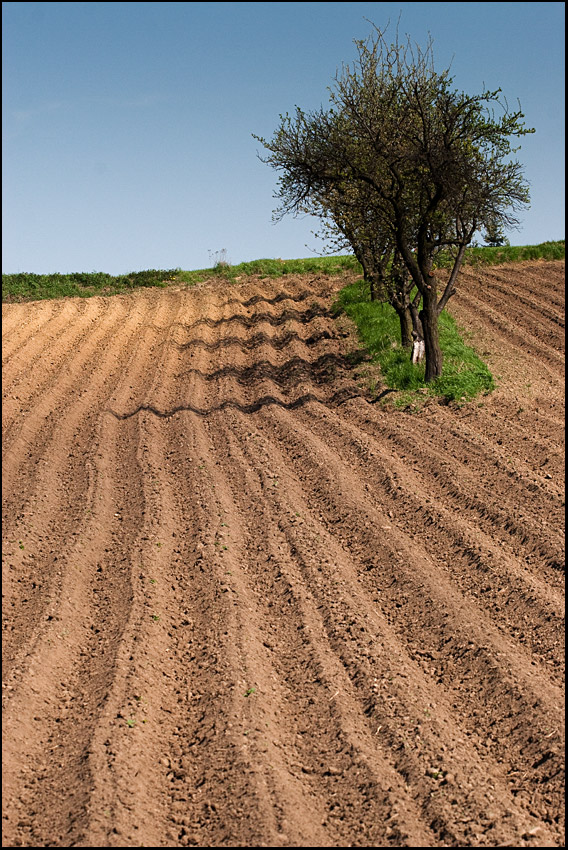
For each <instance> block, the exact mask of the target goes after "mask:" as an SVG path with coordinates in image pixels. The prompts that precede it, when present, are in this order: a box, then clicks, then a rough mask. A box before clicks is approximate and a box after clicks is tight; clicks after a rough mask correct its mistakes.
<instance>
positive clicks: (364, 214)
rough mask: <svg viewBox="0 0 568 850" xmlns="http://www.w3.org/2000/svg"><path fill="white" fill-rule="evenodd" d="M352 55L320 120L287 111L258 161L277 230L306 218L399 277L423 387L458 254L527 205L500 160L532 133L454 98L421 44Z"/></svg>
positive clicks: (479, 103) (508, 115)
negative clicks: (270, 171)
mask: <svg viewBox="0 0 568 850" xmlns="http://www.w3.org/2000/svg"><path fill="white" fill-rule="evenodd" d="M355 44H356V47H357V51H358V59H357V60H356V62H355V63H354V65H353V66H352V67H350V66H348V65H347V66H343V68H342V71H341V73H340V74H337V75H336V77H335V81H334V83H335V85H334V87H333V88H331V89H330V90H329V91H330V107H329V108H328V109H324V108H323V107H321V108H320V109H319V110H316V111H314V112H311V113H305V112H303V111H302V110H301V109H300V108H299V107H296V114H295V116H294V118H291V117H290V116H288V115H285V116H281V117H280V125H279V126H278V128H277V129H276V131H275V133H274V136H273V138H272V139H271V140H270V141H267V140H265V139H263V138H261V137H259V136H255V138H256V139H258V141H260V142H261V143H262V144H263V145H264V147H265V148H266V150H267V151H268V152H269V155H268V156H267V157H266V158H264V159H262V157H261V159H262V161H263V162H266V163H268V164H269V165H271V166H272V167H274V168H275V169H277V170H278V171H279V172H280V176H279V180H278V183H279V189H278V192H277V194H276V197H277V198H278V199H279V200H280V202H281V203H280V206H279V207H278V208H277V210H275V216H276V217H277V219H278V218H280V217H282V216H283V215H285V214H287V213H293V214H298V213H300V212H306V211H308V212H312V213H313V212H315V213H316V214H320V215H322V217H324V218H327V219H328V220H330V221H331V222H333V225H334V226H335V227H336V228H337V230H338V231H339V232H340V233H342V234H343V235H344V236H345V238H346V239H347V240H348V242H349V243H350V244H351V246H352V248H353V252H354V253H355V254H356V256H358V252H359V253H361V251H362V246H366V249H367V252H368V253H369V252H370V248H371V244H372V242H373V239H376V240H377V241H376V243H375V244H374V247H373V249H372V250H373V251H374V254H375V256H376V257H379V258H382V262H383V264H384V263H385V257H389V258H390V259H389V260H386V265H384V270H387V269H390V270H392V268H393V265H392V260H395V263H394V269H395V270H396V269H397V268H398V269H402V268H404V270H405V273H406V274H407V275H408V277H409V280H410V281H411V283H412V286H416V289H417V293H418V295H419V297H420V299H421V310H420V313H419V318H420V322H421V332H422V334H423V337H424V342H425V351H426V375H425V379H426V381H431V380H432V379H434V378H436V377H438V376H439V375H441V373H442V352H441V349H440V344H439V333H438V318H439V315H440V313H441V312H442V310H443V309H444V307H445V306H446V304H447V302H448V300H449V298H451V296H452V295H453V294H454V293H455V291H456V289H455V287H456V281H457V276H458V272H459V269H460V267H461V264H462V262H463V257H464V254H465V250H466V248H467V246H468V245H469V244H470V243H471V241H472V239H473V236H474V234H475V233H476V232H477V231H479V230H480V229H481V228H484V227H485V228H487V227H489V226H496V227H501V228H510V227H514V226H515V225H517V224H518V220H517V219H516V217H515V212H516V211H517V210H518V209H520V208H522V207H523V206H526V205H527V204H528V202H529V195H528V187H527V184H526V182H525V181H524V179H523V176H522V168H521V165H520V164H519V163H518V162H517V161H515V160H510V159H509V157H510V156H511V155H512V154H513V153H515V152H516V150H518V148H517V149H515V148H513V147H512V145H511V139H512V138H514V137H520V136H523V135H525V134H527V133H531V132H534V131H533V130H531V129H526V128H525V125H524V123H523V121H522V119H523V118H524V115H523V114H522V112H521V111H520V109H519V110H517V111H510V110H509V107H508V104H507V102H506V101H505V100H502V99H500V94H501V90H500V89H497V90H496V91H487V90H485V91H483V92H482V93H481V94H479V95H468V94H466V93H464V92H460V91H458V90H457V89H453V88H452V83H453V79H452V77H450V73H449V68H448V69H446V70H444V71H442V72H441V73H439V72H436V70H435V68H434V60H433V51H432V43H431V42H429V43H428V44H427V46H426V48H425V49H424V50H422V49H421V48H420V47H419V46H414V47H413V46H412V44H411V42H410V40H408V41H407V43H406V44H401V43H400V42H399V40H398V36H397V38H396V41H395V43H394V44H391V45H389V44H388V43H387V41H386V39H385V33H384V31H381V30H379V29H378V28H377V27H374V33H373V34H372V35H371V36H370V37H369V39H367V40H366V41H355ZM496 109H498V110H500V113H501V114H500V116H499V117H496V115H495V110H496ZM371 221H372V225H369V222H371ZM363 222H367V224H366V225H365V227H363ZM362 234H364V235H366V236H368V237H369V238H368V239H365V238H359V237H361V235H362ZM442 250H445V251H448V252H450V254H451V256H452V258H453V265H452V268H451V270H450V274H449V277H448V280H447V281H446V284H445V286H444V287H443V289H442V291H441V292H440V293H439V292H438V281H437V278H436V276H435V275H434V272H433V264H434V259H435V256H436V254H437V253H438V252H439V251H442ZM369 255H370V253H369ZM389 262H390V266H389ZM373 269H374V272H377V269H379V265H377V264H376V263H375V265H374V266H373ZM377 274H378V278H379V279H380V269H379V271H378V272H377ZM394 289H396V286H395V287H394ZM409 291H410V290H409ZM391 303H392V301H391ZM393 306H394V305H393Z"/></svg>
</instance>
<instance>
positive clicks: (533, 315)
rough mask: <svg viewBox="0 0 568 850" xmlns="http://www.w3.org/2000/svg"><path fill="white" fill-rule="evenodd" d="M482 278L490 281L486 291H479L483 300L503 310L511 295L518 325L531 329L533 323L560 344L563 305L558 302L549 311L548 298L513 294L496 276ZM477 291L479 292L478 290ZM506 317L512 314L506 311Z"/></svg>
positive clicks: (511, 289)
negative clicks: (518, 320) (518, 319)
mask: <svg viewBox="0 0 568 850" xmlns="http://www.w3.org/2000/svg"><path fill="white" fill-rule="evenodd" d="M484 278H485V279H488V280H489V281H490V283H489V285H488V287H487V289H486V290H484V289H482V290H481V293H482V294H483V299H484V300H485V299H486V298H487V299H488V300H489V301H490V302H491V303H492V304H500V305H501V309H503V304H504V302H506V303H507V304H508V305H509V304H510V301H511V296H512V295H513V296H514V308H515V312H514V315H515V316H518V317H519V318H520V319H521V322H520V324H526V325H528V326H530V327H532V323H533V322H535V324H536V327H538V328H540V329H542V331H544V332H546V331H547V330H548V332H549V333H550V334H551V335H552V336H553V337H554V338H555V339H557V340H558V341H559V342H560V343H562V341H563V330H564V325H565V322H564V310H563V306H564V305H561V304H560V302H559V303H558V304H556V305H553V306H552V309H549V308H550V307H551V305H550V302H549V301H548V298H547V299H546V301H544V299H542V296H541V300H539V299H538V297H536V296H535V298H531V297H528V296H527V295H526V294H524V293H523V292H520V293H519V292H514V291H513V288H512V287H511V286H510V284H509V283H508V282H503V281H502V279H501V278H500V277H498V275H496V274H492V275H485V276H484ZM478 291H480V290H479V288H478ZM543 301H544V303H543ZM507 315H509V316H510V315H513V314H512V313H510V312H509V310H507Z"/></svg>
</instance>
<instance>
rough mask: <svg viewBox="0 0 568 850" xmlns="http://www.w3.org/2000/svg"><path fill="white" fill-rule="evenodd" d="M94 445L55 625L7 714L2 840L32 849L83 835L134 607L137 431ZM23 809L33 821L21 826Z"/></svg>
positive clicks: (110, 431) (106, 430)
mask: <svg viewBox="0 0 568 850" xmlns="http://www.w3.org/2000/svg"><path fill="white" fill-rule="evenodd" d="M94 443H95V445H94V448H93V454H92V462H93V468H94V472H93V480H92V482H91V486H90V488H89V500H88V504H89V511H90V513H89V519H88V520H87V521H85V522H84V523H83V524H82V526H81V536H80V538H79V539H77V540H75V539H74V540H72V541H70V542H69V543H68V545H67V546H66V547H65V549H64V550H63V552H62V553H61V561H62V567H61V569H62V575H61V587H60V590H59V594H58V598H57V600H53V601H52V603H51V606H50V609H49V611H50V612H49V615H48V619H49V624H50V628H49V629H48V630H47V632H46V634H45V635H44V636H42V639H41V640H40V641H38V642H37V643H36V645H35V646H34V649H33V652H32V653H31V657H30V658H29V659H26V663H27V669H26V673H25V677H24V678H23V679H21V680H20V681H19V682H18V683H17V687H16V688H15V689H14V691H13V692H12V693H11V695H10V700H9V703H8V705H7V706H6V707H5V708H4V724H5V744H4V749H3V757H4V759H5V764H6V765H7V766H8V769H7V770H5V773H4V781H3V793H4V794H5V795H6V799H7V800H8V803H7V804H6V809H5V812H6V818H7V823H8V827H6V826H5V835H6V837H7V838H8V840H9V837H10V834H15V835H18V837H19V842H21V843H23V844H26V845H28V846H35V847H41V846H46V845H50V846H73V845H76V844H80V843H82V842H83V841H84V840H85V838H86V831H87V828H88V819H87V814H86V813H87V806H88V801H89V795H90V793H91V790H92V787H93V775H92V771H91V768H90V763H89V754H90V745H91V739H92V737H93V734H94V731H95V728H96V726H97V724H98V720H99V716H100V713H101V710H102V708H103V706H104V703H105V700H106V695H107V693H108V690H109V688H110V685H111V683H112V680H113V677H114V675H115V666H114V661H115V657H116V652H117V648H118V646H119V644H120V640H121V635H122V631H123V629H124V627H125V624H126V622H127V621H128V617H129V611H130V605H131V598H132V587H131V566H130V550H131V546H132V543H133V538H134V537H135V534H136V530H137V528H138V527H139V525H140V523H141V515H142V510H143V506H142V503H141V499H140V492H141V488H140V481H139V472H138V470H137V465H136V458H135V444H136V433H135V425H134V423H129V424H128V425H127V426H126V427H124V426H123V427H122V428H121V429H120V431H119V426H118V424H117V423H115V422H114V420H110V417H109V418H108V419H107V420H106V421H104V422H101V424H100V429H99V433H98V434H97V436H96V438H95V441H94ZM124 514H128V516H129V519H130V522H129V525H128V527H127V528H128V530H127V531H126V530H125V529H124V527H123V525H122V522H121V517H122V516H123V515H124ZM20 810H23V811H25V812H33V813H34V815H33V818H30V819H29V820H27V819H23V820H22V819H21V818H20V815H19V811H20Z"/></svg>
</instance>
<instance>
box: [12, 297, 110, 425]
mask: <svg viewBox="0 0 568 850" xmlns="http://www.w3.org/2000/svg"><path fill="white" fill-rule="evenodd" d="M73 306H75V311H74V312H73V313H72V314H70V315H68V314H67V313H66V311H65V310H64V309H62V310H60V314H63V317H64V319H65V321H64V322H63V321H62V322H61V327H58V328H57V329H55V330H54V332H52V333H46V331H45V329H43V328H42V329H41V333H39V334H37V335H36V338H38V339H37V342H36V343H35V345H34V348H33V353H32V352H29V351H27V350H25V351H20V352H18V353H17V354H16V355H13V356H11V357H10V359H9V369H10V377H9V380H8V382H7V383H6V384H5V385H4V386H3V388H2V389H3V393H4V394H5V395H6V396H7V397H8V398H9V399H12V398H14V399H15V400H17V401H18V402H19V405H18V407H19V408H20V410H21V412H23V411H24V410H27V407H26V403H28V406H29V399H30V395H31V394H32V393H33V392H34V391H35V394H37V395H39V394H40V393H41V390H42V388H43V384H42V383H41V381H44V382H45V386H46V389H47V388H48V387H49V383H48V381H49V379H52V378H53V375H54V374H57V372H58V371H59V370H60V369H61V368H62V367H63V365H64V363H65V359H66V357H68V356H69V351H76V350H78V349H79V348H80V347H81V344H82V343H83V342H84V340H85V338H86V337H87V335H88V334H89V333H90V332H91V331H92V326H93V325H95V324H96V323H97V322H100V323H101V324H102V323H103V322H104V317H105V315H106V314H107V312H108V310H109V302H108V299H107V300H105V299H101V298H93V299H89V302H87V301H86V300H85V299H81V300H80V301H79V303H78V304H76V305H73ZM30 354H31V356H30Z"/></svg>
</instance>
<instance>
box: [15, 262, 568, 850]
mask: <svg viewBox="0 0 568 850" xmlns="http://www.w3.org/2000/svg"><path fill="white" fill-rule="evenodd" d="M563 268H564V264H563V263H562V264H560V263H558V264H554V263H527V264H522V265H521V266H520V267H506V268H502V267H499V268H495V269H489V270H488V269H484V270H481V271H477V270H471V269H467V270H464V274H463V276H464V281H462V286H461V287H460V289H459V292H458V295H456V297H455V299H452V304H451V310H452V312H453V313H454V315H456V317H457V319H458V322H459V323H460V324H463V325H464V326H465V327H467V328H468V330H469V331H470V332H471V334H472V337H471V338H472V341H473V342H474V344H477V345H478V346H479V348H480V350H482V351H484V352H486V354H485V356H486V357H487V358H488V361H489V362H490V365H491V368H492V369H493V370H494V372H495V374H497V375H500V376H501V377H500V378H499V383H498V389H497V390H496V391H495V392H494V393H493V394H491V395H489V396H487V397H486V398H484V399H480V400H478V401H477V402H473V403H471V404H467V405H464V406H463V407H462V408H460V409H453V408H452V407H451V406H449V407H441V406H439V405H437V404H436V403H434V402H432V401H431V402H429V403H427V404H426V405H425V406H424V407H423V408H421V409H417V410H415V411H414V412H408V411H400V410H395V409H392V408H390V409H384V408H382V407H381V406H380V404H370V403H369V402H368V401H367V400H366V399H365V398H364V397H363V396H362V395H361V391H360V389H359V387H358V385H357V380H359V378H360V376H359V375H358V374H357V372H359V371H361V364H362V363H363V362H364V360H365V357H366V355H365V352H362V351H358V350H357V348H356V342H355V339H354V337H353V336H350V335H349V334H348V332H347V325H346V324H345V323H343V322H342V323H341V324H340V325H339V326H338V325H336V324H335V322H334V320H333V319H332V318H331V313H330V307H331V304H332V302H333V299H334V292H335V291H336V290H337V289H338V288H339V287H340V286H341V285H343V283H344V282H345V281H344V280H339V279H337V280H333V281H332V280H330V279H326V278H323V277H322V278H310V277H304V278H302V277H298V278H296V277H290V276H287V277H284V278H282V279H281V280H269V279H254V280H252V279H248V280H245V281H242V282H237V283H236V284H223V287H222V288H221V287H218V286H217V285H216V284H215V283H214V282H210V283H206V284H202V285H199V286H197V287H194V288H188V289H186V290H181V289H179V288H172V289H171V290H168V289H166V290H143V291H140V292H137V293H133V294H132V295H131V296H128V297H122V296H119V297H115V298H106V299H91V300H90V301H85V302H81V303H80V304H79V302H77V301H75V300H66V301H60V302H51V303H38V304H25V305H22V304H17V305H4V307H3V316H4V317H5V318H6V335H5V338H4V357H5V360H4V368H5V372H6V381H5V385H4V393H5V396H6V398H5V402H6V403H5V410H4V412H3V416H4V418H3V426H4V427H3V436H4V475H3V506H4V532H3V553H4V573H3V574H4V594H5V596H4V619H3V635H4V642H3V658H4V662H5V663H4V665H3V669H4V681H3V707H4V712H3V718H4V719H3V735H4V747H3V759H4V773H3V780H4V781H3V789H2V790H3V808H4V812H3V814H4V846H30V847H31V846H35V847H37V846H103V847H105V846H113V847H124V846H155V847H159V846H167V847H186V846H204V847H205V846H210V847H212V846H213V847H214V846H244V847H246V846H310V847H312V846H315V847H317V846H396V847H401V846H440V847H443V846H563V842H564V832H563V824H562V820H561V815H562V812H563V794H564V785H563V781H564V779H563V777H564V774H563V757H562V745H563V701H562V696H563V690H562V686H563V669H564V668H563V652H562V649H563V642H564V637H563V630H562V624H563V572H562V570H561V566H562V563H563V545H562V537H561V535H562V530H563V516H562V511H561V509H562V507H563V498H564V495H563V491H564V488H563V445H564V434H563V423H564V420H563V414H562V410H561V405H562V403H563V392H564V390H563V383H562V384H561V382H560V381H561V378H562V370H561V351H562V341H561V338H560V336H559V329H560V328H561V327H563V303H564V302H563V294H562V290H561V287H560V282H561V277H562V272H563ZM547 295H548V297H547ZM541 299H543V304H542V309H541V307H540V302H541ZM454 301H455V304H454V303H453V302H454ZM28 364H31V366H30V367H29V368H28ZM354 364H358V368H357V369H355V368H354Z"/></svg>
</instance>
